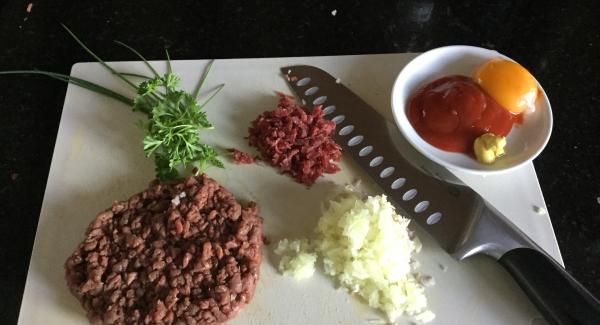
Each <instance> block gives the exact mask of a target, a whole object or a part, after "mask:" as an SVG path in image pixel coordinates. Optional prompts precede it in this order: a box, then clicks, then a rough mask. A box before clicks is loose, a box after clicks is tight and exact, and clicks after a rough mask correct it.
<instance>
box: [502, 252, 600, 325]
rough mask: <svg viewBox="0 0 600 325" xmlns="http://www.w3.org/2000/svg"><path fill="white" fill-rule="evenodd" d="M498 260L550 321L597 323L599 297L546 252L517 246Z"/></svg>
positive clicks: (561, 324) (566, 324) (564, 324)
mask: <svg viewBox="0 0 600 325" xmlns="http://www.w3.org/2000/svg"><path fill="white" fill-rule="evenodd" d="M499 262H500V264H502V265H503V266H504V267H505V268H506V269H507V270H508V272H509V273H510V274H511V275H512V276H513V278H514V279H515V280H516V281H517V283H518V284H519V286H520V287H521V289H523V291H525V293H526V294H527V295H528V296H529V298H530V299H531V301H532V302H533V303H534V304H535V305H536V307H537V308H538V310H539V311H540V312H541V313H542V315H543V316H544V317H545V318H546V320H547V321H548V322H550V323H551V324H557V325H572V324H573V325H576V324H585V325H587V324H590V325H591V324H600V301H598V299H596V298H595V297H594V296H592V294H591V293H590V292H589V291H587V290H586V289H585V288H584V287H583V286H582V285H581V284H580V283H579V282H577V280H575V279H574V278H573V277H572V276H571V275H570V274H569V273H567V271H566V270H565V269H564V268H563V267H562V266H560V265H559V264H558V263H556V262H555V261H554V260H553V259H552V258H550V257H549V256H548V255H546V254H544V253H541V252H539V251H537V250H535V249H531V248H517V249H513V250H510V251H508V252H507V253H505V254H504V255H502V257H501V258H500V260H499Z"/></svg>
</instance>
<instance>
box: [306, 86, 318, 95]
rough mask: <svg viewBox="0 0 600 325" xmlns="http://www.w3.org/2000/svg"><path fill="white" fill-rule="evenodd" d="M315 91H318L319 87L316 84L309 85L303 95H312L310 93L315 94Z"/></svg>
mask: <svg viewBox="0 0 600 325" xmlns="http://www.w3.org/2000/svg"><path fill="white" fill-rule="evenodd" d="M317 91H319V87H316V86H315V87H310V88H308V89H307V90H306V91H305V92H304V95H306V96H312V95H314V94H316V93H317Z"/></svg>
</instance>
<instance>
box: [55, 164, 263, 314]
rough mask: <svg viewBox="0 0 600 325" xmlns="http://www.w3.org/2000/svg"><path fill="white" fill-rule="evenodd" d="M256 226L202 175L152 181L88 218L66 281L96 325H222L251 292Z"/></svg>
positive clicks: (251, 211)
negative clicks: (140, 190) (130, 195)
mask: <svg viewBox="0 0 600 325" xmlns="http://www.w3.org/2000/svg"><path fill="white" fill-rule="evenodd" d="M262 226H263V220H262V218H261V217H259V216H258V207H257V205H256V204H255V203H253V202H251V203H248V205H247V206H245V207H244V206H242V205H240V204H239V203H238V202H237V201H236V200H235V198H234V197H233V195H232V194H231V193H229V192H228V191H227V190H225V189H224V188H223V187H221V186H220V185H219V184H218V183H217V182H216V181H214V180H212V179H210V178H208V177H206V176H204V175H202V176H197V177H189V178H187V179H185V180H177V181H174V182H167V183H158V182H157V183H154V184H152V185H151V186H150V187H149V188H148V189H146V190H145V191H143V192H141V193H139V194H136V195H134V196H132V197H131V198H130V199H129V200H126V201H119V202H115V203H113V205H112V207H111V208H108V209H106V210H105V211H102V212H100V213H99V214H98V215H97V216H96V218H95V219H94V220H93V221H92V222H91V223H90V225H89V227H88V229H87V231H86V234H85V239H84V240H83V241H82V242H81V244H79V246H78V247H77V249H76V250H75V252H74V253H73V254H72V255H71V256H70V257H69V258H68V259H67V261H66V263H65V270H66V278H67V284H68V286H69V289H70V290H71V292H72V293H73V295H75V297H76V298H77V299H78V300H79V301H80V303H81V305H82V306H83V308H84V309H85V310H86V311H87V316H88V318H89V320H90V322H91V323H92V324H94V325H100V324H113V325H125V324H156V325H158V324H174V325H194V324H197V325H199V324H223V323H224V322H226V321H227V320H229V319H231V318H233V317H234V316H235V315H236V314H237V313H238V311H239V310H240V309H241V308H242V307H243V306H244V305H246V304H247V303H249V302H250V299H251V298H252V295H253V293H254V288H255V287H256V283H257V281H258V277H259V268H260V262H261V257H262V253H261V248H262V245H263V240H262Z"/></svg>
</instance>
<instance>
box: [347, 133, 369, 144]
mask: <svg viewBox="0 0 600 325" xmlns="http://www.w3.org/2000/svg"><path fill="white" fill-rule="evenodd" d="M364 139H365V137H364V136H362V135H357V136H354V137H353V138H352V139H350V140H348V145H349V146H350V147H354V146H356V145H359V144H360V143H361V142H363V140H364Z"/></svg>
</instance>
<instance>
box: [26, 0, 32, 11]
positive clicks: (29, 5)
mask: <svg viewBox="0 0 600 325" xmlns="http://www.w3.org/2000/svg"><path fill="white" fill-rule="evenodd" d="M32 9H33V3H31V2H30V3H29V4H28V5H27V9H25V11H27V13H30V12H31V10H32Z"/></svg>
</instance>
